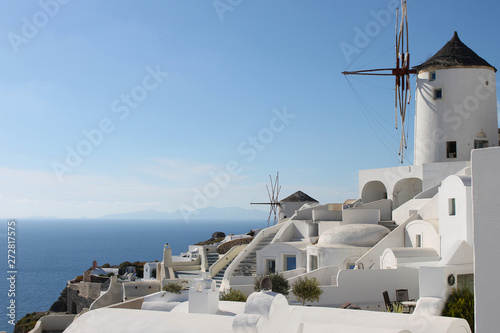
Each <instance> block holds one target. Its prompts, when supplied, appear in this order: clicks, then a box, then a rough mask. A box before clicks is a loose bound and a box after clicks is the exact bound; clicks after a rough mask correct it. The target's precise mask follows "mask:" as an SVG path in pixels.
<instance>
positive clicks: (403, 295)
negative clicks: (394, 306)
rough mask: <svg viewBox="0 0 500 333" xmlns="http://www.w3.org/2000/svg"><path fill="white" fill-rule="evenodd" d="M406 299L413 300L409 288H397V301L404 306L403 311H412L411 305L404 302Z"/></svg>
mask: <svg viewBox="0 0 500 333" xmlns="http://www.w3.org/2000/svg"><path fill="white" fill-rule="evenodd" d="M406 301H413V300H410V299H409V297H408V289H396V302H398V305H402V306H403V313H410V310H411V309H410V308H411V307H410V306H408V305H404V304H403V303H402V302H406Z"/></svg>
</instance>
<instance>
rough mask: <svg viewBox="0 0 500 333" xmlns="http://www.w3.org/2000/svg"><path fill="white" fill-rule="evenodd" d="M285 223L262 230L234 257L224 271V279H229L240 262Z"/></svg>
mask: <svg viewBox="0 0 500 333" xmlns="http://www.w3.org/2000/svg"><path fill="white" fill-rule="evenodd" d="M283 225H284V223H278V224H276V225H274V226H272V227H269V228H266V229H263V230H261V231H260V232H259V233H258V234H257V236H255V238H254V239H253V240H252V241H251V242H250V244H248V245H247V246H246V248H245V249H244V250H243V251H241V252H240V253H239V254H238V255H237V256H236V258H234V260H233V262H232V263H231V264H230V265H229V267H228V268H227V269H226V272H225V273H224V280H229V277H230V276H232V275H233V274H234V270H235V269H236V268H237V267H238V266H239V265H240V263H241V262H242V261H243V260H244V259H245V258H246V257H247V255H248V254H249V253H250V252H252V251H253V250H255V248H256V247H257V245H258V244H259V243H260V242H261V241H262V240H263V239H264V238H266V237H268V236H269V235H271V234H275V233H276V232H278V230H280V229H281V227H283Z"/></svg>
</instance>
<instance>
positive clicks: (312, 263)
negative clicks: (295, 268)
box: [309, 256, 318, 271]
mask: <svg viewBox="0 0 500 333" xmlns="http://www.w3.org/2000/svg"><path fill="white" fill-rule="evenodd" d="M315 269H318V256H309V270H311V271H314V270H315Z"/></svg>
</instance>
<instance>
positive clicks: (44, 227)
mask: <svg viewBox="0 0 500 333" xmlns="http://www.w3.org/2000/svg"><path fill="white" fill-rule="evenodd" d="M2 222H3V225H2V226H0V228H1V229H0V242H1V243H0V244H1V248H2V249H3V251H5V252H4V253H5V255H4V256H3V258H4V259H3V260H2V261H3V263H2V265H1V267H2V268H3V272H2V277H3V278H2V279H1V291H0V292H1V294H0V295H1V297H0V300H1V305H0V306H1V311H0V313H1V317H0V331H1V330H6V331H7V332H11V331H12V329H13V327H12V326H11V325H9V324H8V323H7V320H8V317H7V306H8V305H9V303H8V302H9V300H10V298H9V296H8V289H9V283H8V281H7V278H8V274H7V271H8V270H9V269H8V267H7V222H8V221H7V220H5V221H2ZM266 226H267V223H266V222H262V221H234V222H230V221H197V222H190V223H186V222H184V221H153V220H149V221H148V220H146V221H144V220H142V221H140V220H122V221H117V220H54V221H49V220H22V219H21V220H17V223H16V266H17V267H16V269H17V276H16V291H15V293H16V295H15V301H16V303H15V304H16V316H17V318H16V319H20V318H22V317H23V316H24V315H25V314H26V313H31V312H35V311H46V310H48V309H49V308H50V306H51V305H52V303H54V302H55V301H56V300H57V298H58V297H59V294H60V292H61V291H62V290H63V289H64V287H65V286H66V282H67V281H68V280H70V279H73V278H74V277H75V276H77V275H82V274H83V272H84V271H85V270H87V269H88V268H90V267H91V266H92V261H93V260H94V259H95V260H96V261H97V263H98V264H99V265H102V264H105V263H110V264H112V265H113V264H120V263H121V262H123V261H130V262H134V261H155V260H159V261H161V260H162V253H163V245H164V244H165V243H169V244H170V246H171V248H172V253H173V254H174V255H175V254H180V253H181V252H184V251H186V250H187V248H188V245H189V244H194V243H196V242H199V241H203V240H207V239H209V238H210V237H211V236H212V233H214V232H215V231H222V232H224V233H226V234H241V233H247V232H248V231H250V230H251V229H256V228H264V227H266Z"/></svg>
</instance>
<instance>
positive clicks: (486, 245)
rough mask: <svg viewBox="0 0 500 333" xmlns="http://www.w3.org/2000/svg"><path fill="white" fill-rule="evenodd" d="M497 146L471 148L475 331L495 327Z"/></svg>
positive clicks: (499, 294) (498, 295)
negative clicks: (478, 148)
mask: <svg viewBox="0 0 500 333" xmlns="http://www.w3.org/2000/svg"><path fill="white" fill-rule="evenodd" d="M499 165H500V148H490V149H481V150H475V151H473V152H472V198H473V200H474V204H473V216H474V270H475V276H474V278H475V303H474V304H475V307H476V309H475V313H476V330H475V331H476V332H496V331H497V330H498V306H497V304H498V300H499V299H500V288H498V277H499V276H500V265H498V264H497V263H498V254H499V253H500V242H499V241H498V235H500V223H499V217H500V196H499V195H498V191H499V189H500V177H498V170H499Z"/></svg>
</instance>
